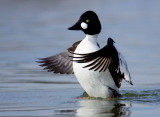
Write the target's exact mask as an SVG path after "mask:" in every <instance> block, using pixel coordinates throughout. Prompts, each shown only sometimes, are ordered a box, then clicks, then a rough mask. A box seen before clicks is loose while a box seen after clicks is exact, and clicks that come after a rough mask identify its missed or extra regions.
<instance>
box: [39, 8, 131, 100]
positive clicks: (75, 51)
mask: <svg viewBox="0 0 160 117" xmlns="http://www.w3.org/2000/svg"><path fill="white" fill-rule="evenodd" d="M68 29H69V30H82V31H83V32H84V33H85V34H86V37H85V38H84V39H83V40H81V41H78V42H76V43H74V44H73V45H72V46H71V47H70V48H68V49H67V50H65V51H64V52H61V53H59V54H57V55H54V56H51V57H47V58H42V59H40V61H39V63H42V64H41V65H40V66H43V67H44V66H45V68H44V69H48V72H54V73H60V74H74V75H75V76H76V78H77V80H78V81H79V83H80V85H81V86H82V88H83V89H84V90H85V91H86V92H87V94H88V95H89V96H90V97H101V98H109V97H110V98H112V97H117V96H118V95H119V93H118V89H119V88H120V86H121V82H122V79H124V80H125V81H127V82H128V83H130V84H131V85H132V81H131V76H130V73H129V70H128V67H127V63H126V61H125V59H124V57H123V56H122V54H121V53H120V52H119V50H118V48H117V46H116V44H115V42H114V40H113V39H111V38H108V41H107V45H106V46H104V47H103V48H102V49H100V47H99V45H98V43H97V38H98V34H99V33H100V32H101V24H100V21H99V18H98V16H97V15H96V13H95V12H93V11H86V12H85V13H83V14H82V15H81V17H80V18H79V20H78V22H77V23H75V25H73V26H72V27H70V28H68Z"/></svg>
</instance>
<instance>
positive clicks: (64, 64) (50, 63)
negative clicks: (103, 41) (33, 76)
mask: <svg viewBox="0 0 160 117" xmlns="http://www.w3.org/2000/svg"><path fill="white" fill-rule="evenodd" d="M80 42H81V41H78V42H75V43H74V44H73V45H72V46H71V47H70V48H68V49H67V50H65V51H64V52H61V53H59V54H57V55H54V56H50V57H47V58H41V59H39V61H37V62H38V63H41V65H40V66H42V67H45V68H44V70H48V72H54V73H60V74H73V66H72V63H73V61H72V58H71V57H69V56H72V53H70V52H74V51H75V49H76V48H77V46H78V44H79V43H80Z"/></svg>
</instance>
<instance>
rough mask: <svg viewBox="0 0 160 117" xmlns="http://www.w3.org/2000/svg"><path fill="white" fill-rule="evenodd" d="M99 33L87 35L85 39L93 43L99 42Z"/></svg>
mask: <svg viewBox="0 0 160 117" xmlns="http://www.w3.org/2000/svg"><path fill="white" fill-rule="evenodd" d="M97 38H98V34H95V35H86V37H85V40H86V41H90V42H92V43H95V42H96V43H97Z"/></svg>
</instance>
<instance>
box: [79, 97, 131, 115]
mask: <svg viewBox="0 0 160 117" xmlns="http://www.w3.org/2000/svg"><path fill="white" fill-rule="evenodd" d="M79 103H80V106H81V107H80V108H79V109H77V113H76V115H77V116H78V117H84V116H87V117H104V116H105V117H114V116H118V117H122V116H123V117H129V116H130V115H131V111H130V110H129V108H130V107H131V104H130V103H129V102H121V101H118V100H116V101H112V100H81V101H80V102H79Z"/></svg>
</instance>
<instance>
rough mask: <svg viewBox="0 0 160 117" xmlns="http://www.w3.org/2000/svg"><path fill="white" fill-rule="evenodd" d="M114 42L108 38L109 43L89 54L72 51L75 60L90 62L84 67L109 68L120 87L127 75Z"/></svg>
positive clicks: (101, 69) (100, 70) (93, 68)
mask: <svg viewBox="0 0 160 117" xmlns="http://www.w3.org/2000/svg"><path fill="white" fill-rule="evenodd" d="M114 43H115V42H114V40H113V39H111V38H108V42H107V45H106V46H105V47H103V48H102V49H100V50H98V51H96V52H92V53H87V54H78V53H72V52H71V53H72V55H75V56H72V58H73V61H75V62H77V63H88V65H86V66H84V67H83V68H87V67H89V70H94V71H99V72H105V71H106V70H107V69H108V70H109V72H110V73H111V76H112V77H113V80H114V82H115V84H116V86H117V87H118V88H120V86H121V81H122V79H123V78H125V76H124V73H123V72H121V70H120V62H121V59H120V58H119V53H118V51H117V49H116V48H115V46H114ZM126 67H127V65H126ZM130 84H132V83H130Z"/></svg>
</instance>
